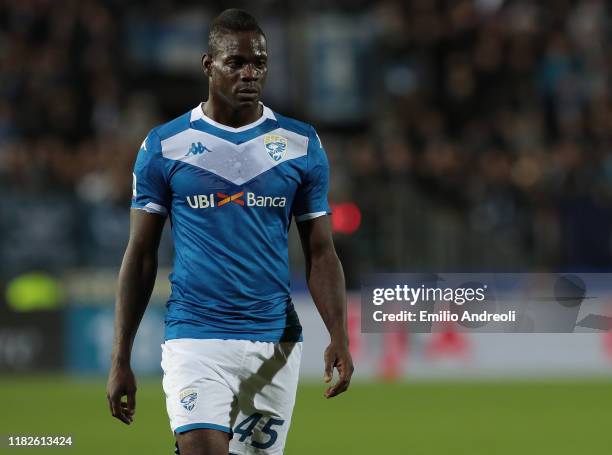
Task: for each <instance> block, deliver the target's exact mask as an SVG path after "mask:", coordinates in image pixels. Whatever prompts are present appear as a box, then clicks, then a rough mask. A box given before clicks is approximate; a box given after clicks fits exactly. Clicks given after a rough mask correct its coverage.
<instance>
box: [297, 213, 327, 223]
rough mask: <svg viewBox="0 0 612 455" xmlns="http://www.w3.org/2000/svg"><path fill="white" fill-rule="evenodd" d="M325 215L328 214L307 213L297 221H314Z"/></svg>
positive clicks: (298, 217)
mask: <svg viewBox="0 0 612 455" xmlns="http://www.w3.org/2000/svg"><path fill="white" fill-rule="evenodd" d="M323 215H327V212H313V213H305V214H304V215H300V216H296V217H295V221H306V220H312V219H314V218H319V217H320V216H323Z"/></svg>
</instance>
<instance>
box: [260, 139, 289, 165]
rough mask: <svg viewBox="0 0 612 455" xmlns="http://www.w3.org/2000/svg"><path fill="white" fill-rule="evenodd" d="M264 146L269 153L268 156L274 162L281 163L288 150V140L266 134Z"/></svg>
mask: <svg viewBox="0 0 612 455" xmlns="http://www.w3.org/2000/svg"><path fill="white" fill-rule="evenodd" d="M264 145H265V146H266V150H267V151H268V155H270V158H272V159H273V160H274V161H280V160H281V159H282V158H283V155H284V154H285V150H287V138H285V137H283V136H279V135H277V134H266V135H265V136H264Z"/></svg>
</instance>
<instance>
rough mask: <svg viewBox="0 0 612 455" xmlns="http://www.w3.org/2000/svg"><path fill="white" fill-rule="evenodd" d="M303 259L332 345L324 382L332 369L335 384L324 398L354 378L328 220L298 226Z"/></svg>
mask: <svg viewBox="0 0 612 455" xmlns="http://www.w3.org/2000/svg"><path fill="white" fill-rule="evenodd" d="M297 226H298V230H299V232H300V238H301V240H302V248H303V250H304V257H305V259H306V280H307V282H308V288H309V289H310V294H311V295H312V299H313V300H314V303H315V305H316V307H317V310H318V311H319V314H321V318H323V322H324V323H325V326H326V327H327V330H328V331H329V335H330V338H331V342H330V344H329V346H327V349H325V354H324V360H325V375H324V379H325V382H330V381H331V380H332V376H333V369H334V367H335V368H336V369H337V370H338V374H339V376H340V377H339V379H338V382H337V383H336V384H335V385H333V386H332V387H330V388H328V389H327V391H326V392H325V396H326V397H327V398H331V397H334V396H336V395H338V394H340V393H342V392H344V391H345V390H346V389H348V386H349V383H350V381H351V376H352V374H353V359H352V358H351V353H350V352H349V340H348V331H347V326H346V291H345V284H344V272H343V271H342V265H341V264H340V260H339V259H338V256H337V255H336V250H335V249H334V242H333V239H332V233H331V226H330V223H329V217H328V216H321V217H318V218H315V219H313V220H308V221H303V222H300V223H297Z"/></svg>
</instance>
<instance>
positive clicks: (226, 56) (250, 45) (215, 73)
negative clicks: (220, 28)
mask: <svg viewBox="0 0 612 455" xmlns="http://www.w3.org/2000/svg"><path fill="white" fill-rule="evenodd" d="M203 65H204V71H205V72H206V74H207V75H208V77H209V84H210V89H211V91H212V92H214V94H215V95H216V96H218V97H220V98H223V99H224V100H225V101H226V102H227V103H228V104H230V105H231V106H232V107H234V108H241V107H248V106H252V105H257V104H258V103H259V99H260V97H261V92H262V91H263V87H264V83H265V80H266V74H267V72H268V55H267V53H266V40H265V38H264V37H263V36H262V35H261V34H259V33H257V32H235V33H225V34H223V35H221V37H220V39H219V41H218V44H217V51H216V53H215V55H210V54H206V55H205V56H204V59H203Z"/></svg>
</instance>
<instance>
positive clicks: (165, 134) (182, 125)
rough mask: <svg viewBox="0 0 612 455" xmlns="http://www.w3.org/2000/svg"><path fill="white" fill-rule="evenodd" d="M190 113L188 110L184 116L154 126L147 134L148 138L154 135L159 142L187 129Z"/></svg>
mask: <svg viewBox="0 0 612 455" xmlns="http://www.w3.org/2000/svg"><path fill="white" fill-rule="evenodd" d="M191 111H192V110H191V109H190V110H189V111H187V112H185V113H184V114H181V115H179V116H178V117H176V118H173V119H172V120H170V121H168V122H166V123H162V124H160V125H157V126H155V127H154V128H153V129H152V130H151V132H150V133H149V136H151V135H155V136H157V138H159V140H160V141H163V140H165V139H168V138H170V137H172V136H175V135H177V134H179V133H180V132H182V131H185V130H187V129H189V124H190V123H191Z"/></svg>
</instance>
